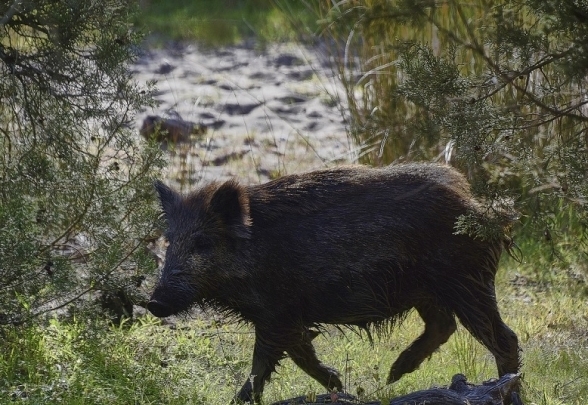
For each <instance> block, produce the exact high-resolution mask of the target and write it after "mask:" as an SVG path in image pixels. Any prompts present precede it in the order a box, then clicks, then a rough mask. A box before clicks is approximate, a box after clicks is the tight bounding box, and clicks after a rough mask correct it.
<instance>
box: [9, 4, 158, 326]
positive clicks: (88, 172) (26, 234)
mask: <svg viewBox="0 0 588 405" xmlns="http://www.w3.org/2000/svg"><path fill="white" fill-rule="evenodd" d="M133 3H134V2H132V1H126V0H108V1H103V2H95V1H90V0H87V1H85V0H80V1H77V0H76V1H65V2H53V1H47V0H36V1H27V2H21V1H14V2H12V4H9V3H7V2H5V3H4V4H3V5H0V35H1V40H0V99H1V100H2V102H1V103H0V117H1V119H0V150H1V151H2V154H1V156H2V158H1V160H0V263H2V265H1V266H0V279H1V280H2V283H0V301H1V302H2V304H3V305H2V309H1V310H0V312H1V314H0V324H14V323H21V322H24V321H26V320H27V319H30V317H34V316H36V315H39V314H42V313H45V312H48V311H51V310H54V309H57V308H62V307H65V306H66V305H67V304H69V303H72V302H76V300H77V299H79V298H81V297H83V296H86V295H87V294H89V293H92V292H95V291H100V290H114V291H119V290H120V291H125V293H128V295H129V297H131V296H132V295H133V290H134V289H135V286H136V285H137V284H138V283H139V282H140V280H142V276H143V274H144V273H145V272H149V271H152V270H153V267H154V264H153V261H152V260H148V257H147V254H146V251H145V249H144V245H145V238H146V236H147V235H149V233H150V232H151V231H152V228H153V222H154V218H155V217H156V215H157V211H156V209H157V206H156V205H155V204H154V203H153V199H154V195H153V192H152V186H151V182H152V180H151V179H152V177H154V176H155V174H156V173H158V171H159V170H160V169H161V167H162V166H163V160H162V157H161V152H160V151H159V150H158V149H157V148H155V147H153V146H147V145H144V144H143V143H142V141H140V139H139V137H138V136H137V135H136V134H134V132H133V131H132V128H133V125H132V124H133V119H134V114H135V113H136V112H137V111H138V109H139V108H141V107H143V106H144V105H146V104H149V103H151V102H152V98H151V91H150V89H141V88H139V87H138V85H137V84H136V83H134V82H133V80H132V79H131V74H130V72H129V70H128V62H129V61H131V60H132V59H133V58H134V57H136V55H137V50H138V48H137V46H136V44H137V42H138V40H139V39H140V36H139V35H138V34H137V33H135V32H134V31H133V30H132V28H131V26H130V23H129V18H130V16H131V11H132V9H133V7H132V4H133Z"/></svg>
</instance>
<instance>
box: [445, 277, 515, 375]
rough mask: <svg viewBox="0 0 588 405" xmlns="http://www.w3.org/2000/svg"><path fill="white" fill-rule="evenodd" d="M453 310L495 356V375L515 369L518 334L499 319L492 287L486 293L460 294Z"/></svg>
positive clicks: (511, 371) (513, 371) (512, 371)
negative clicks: (458, 302)
mask: <svg viewBox="0 0 588 405" xmlns="http://www.w3.org/2000/svg"><path fill="white" fill-rule="evenodd" d="M461 298H462V300H460V304H459V305H456V306H455V308H454V310H455V314H456V315H457V317H458V318H459V320H460V321H461V323H462V324H463V326H465V328H466V329H467V330H468V331H470V333H471V334H472V335H473V336H474V337H475V338H476V339H477V340H478V341H480V342H481V343H482V344H483V345H484V346H486V347H487V348H488V350H490V352H491V353H492V354H493V355H494V358H495V359H496V365H497V367H498V375H499V376H503V375H504V374H507V373H516V372H518V370H519V367H520V358H519V355H520V353H519V352H520V349H519V343H518V339H517V335H516V334H515V333H514V332H513V331H512V330H511V329H510V328H509V327H508V326H507V325H506V324H505V323H504V322H503V321H502V318H501V317H500V313H499V312H498V305H497V304H496V298H495V295H494V289H493V287H492V290H491V291H489V292H488V293H487V294H484V293H479V294H477V295H475V296H474V295H473V294H472V295H469V296H468V294H462V295H461Z"/></svg>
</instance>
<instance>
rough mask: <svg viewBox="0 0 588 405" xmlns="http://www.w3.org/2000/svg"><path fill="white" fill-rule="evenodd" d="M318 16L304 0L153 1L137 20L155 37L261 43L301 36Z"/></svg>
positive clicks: (214, 44) (143, 9) (216, 43)
mask: <svg viewBox="0 0 588 405" xmlns="http://www.w3.org/2000/svg"><path fill="white" fill-rule="evenodd" d="M316 19H317V18H316V17H314V16H313V13H312V12H311V11H309V9H308V8H307V7H306V5H305V4H304V2H303V1H301V0H287V1H285V0H276V1H268V0H222V1H208V0H174V1H167V0H149V1H145V2H144V4H143V5H142V7H141V9H140V13H139V15H138V16H137V20H136V23H137V25H138V26H140V27H142V28H143V29H144V30H145V31H146V32H147V33H150V34H152V35H151V38H152V39H153V38H158V39H159V40H164V41H165V40H166V39H172V40H180V41H197V42H199V43H201V44H205V45H209V46H218V45H229V44H235V43H238V42H241V41H243V40H245V39H248V38H255V39H256V40H257V41H259V42H261V43H264V42H271V41H285V40H293V39H298V38H300V36H301V35H302V34H303V33H304V31H306V32H308V33H310V32H309V30H312V29H313V28H312V27H316ZM293 27H304V28H301V29H300V30H299V29H295V28H293Z"/></svg>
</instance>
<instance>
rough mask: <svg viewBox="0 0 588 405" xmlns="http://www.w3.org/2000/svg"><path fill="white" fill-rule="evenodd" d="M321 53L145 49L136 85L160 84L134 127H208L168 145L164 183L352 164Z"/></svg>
mask: <svg viewBox="0 0 588 405" xmlns="http://www.w3.org/2000/svg"><path fill="white" fill-rule="evenodd" d="M325 54H326V52H321V51H320V49H319V48H315V49H312V48H308V47H303V46H301V45H295V44H280V45H271V46H269V47H268V48H266V49H263V50H260V49H256V48H255V47H251V46H246V45H243V46H233V47H227V48H222V49H214V50H205V49H199V48H198V46H196V45H182V46H174V47H168V48H167V49H157V50H149V51H146V52H145V54H144V55H143V56H142V57H141V58H140V60H138V61H137V63H136V64H135V65H134V66H133V72H134V73H135V75H136V78H137V79H138V80H139V81H140V82H147V81H150V80H153V81H155V82H156V83H157V89H158V91H157V94H156V100H157V101H158V103H159V105H158V106H157V108H156V109H154V110H149V111H144V112H143V113H142V114H141V115H140V116H138V117H137V130H138V129H139V128H140V126H141V123H142V121H143V119H144V118H145V117H146V116H148V115H159V116H162V117H167V118H181V119H183V120H187V121H191V122H194V123H197V124H200V125H204V126H205V127H206V128H207V130H206V132H205V133H204V134H203V135H201V136H198V137H195V138H193V139H192V141H191V142H190V143H188V144H178V145H176V147H175V148H169V149H168V155H169V158H170V159H171V165H170V171H169V173H167V174H166V175H167V178H168V179H169V180H170V182H171V183H175V184H176V185H179V186H181V187H182V188H183V189H191V188H193V187H195V186H197V185H200V184H202V183H203V182H208V181H211V180H223V179H227V178H230V177H235V178H237V179H238V180H240V181H241V182H243V183H260V182H265V181H267V180H269V179H272V178H275V177H278V176H280V175H283V174H287V173H295V172H301V171H308V170H312V169H317V168H321V167H326V166H332V165H336V164H342V163H348V162H353V161H354V159H355V154H354V152H353V145H352V144H351V143H350V142H349V140H348V138H347V135H346V128H345V119H344V117H343V114H342V112H341V111H340V108H342V106H343V107H344V103H342V102H341V100H344V99H345V97H344V94H343V92H342V88H341V86H340V85H339V84H338V83H337V80H336V77H335V74H334V73H333V71H332V69H331V65H332V64H331V63H330V61H329V58H328V57H326V56H325ZM137 132H138V131H137Z"/></svg>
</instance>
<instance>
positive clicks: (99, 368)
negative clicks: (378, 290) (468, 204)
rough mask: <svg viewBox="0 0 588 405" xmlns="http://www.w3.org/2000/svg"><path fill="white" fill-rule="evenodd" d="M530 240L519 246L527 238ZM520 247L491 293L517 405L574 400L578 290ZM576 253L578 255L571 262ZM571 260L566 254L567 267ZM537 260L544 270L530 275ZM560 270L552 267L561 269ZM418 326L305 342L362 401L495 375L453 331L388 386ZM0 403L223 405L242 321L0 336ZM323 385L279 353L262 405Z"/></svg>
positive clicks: (585, 378)
mask: <svg viewBox="0 0 588 405" xmlns="http://www.w3.org/2000/svg"><path fill="white" fill-rule="evenodd" d="M529 243H530V242H529ZM533 247H534V248H533V249H531V245H530V244H526V245H525V248H526V251H525V262H524V263H522V264H519V263H517V262H515V261H514V260H512V259H509V258H505V260H504V261H503V265H502V268H501V270H500V273H499V277H498V280H497V281H498V296H499V301H500V307H501V311H502V314H503V316H504V318H505V321H506V322H507V323H508V324H509V325H510V326H511V327H512V328H513V329H514V330H515V331H516V333H517V335H518V336H519V339H520V342H521V346H522V348H523V362H524V364H523V368H522V372H523V374H524V383H523V387H524V392H523V399H524V401H525V404H537V405H556V404H574V405H576V404H577V405H580V404H585V403H586V400H587V399H588V335H586V331H587V330H588V305H587V301H588V287H587V284H586V283H585V282H579V281H578V280H577V278H575V277H569V276H565V272H564V271H563V270H562V269H561V265H556V266H554V265H553V263H551V264H549V263H548V262H547V260H548V258H546V257H545V256H546V255H545V253H544V249H543V247H542V246H541V245H539V244H535V245H534V246H533ZM575 259H578V260H577V261H576V260H575ZM581 259H582V257H581V256H580V257H575V258H574V257H573V256H572V255H570V256H569V257H567V260H568V262H567V263H568V267H570V266H571V267H574V266H580V265H581V263H585V261H584V262H582V260H581ZM537 266H547V267H548V269H550V271H551V272H552V273H553V274H552V275H551V276H550V277H546V273H547V271H545V270H544V269H543V270H542V271H538V269H537ZM560 273H563V274H560ZM421 328H422V323H421V321H420V320H419V318H418V316H417V315H416V314H411V315H410V316H409V317H408V318H407V319H406V320H405V321H404V322H403V323H402V324H401V325H399V326H397V327H396V328H394V329H393V331H392V334H391V335H390V336H389V337H387V338H383V339H380V338H375V342H374V344H373V346H372V345H371V344H370V343H369V342H368V340H367V339H362V338H360V337H359V336H358V335H357V334H355V333H353V332H347V333H342V332H340V331H338V330H336V329H332V330H331V331H330V333H329V334H327V335H326V336H321V337H318V338H317V339H316V340H315V342H316V347H317V352H318V354H319V357H320V358H321V359H322V360H323V361H324V362H325V363H327V364H330V365H332V366H335V367H336V368H337V369H338V370H339V371H340V372H341V373H342V374H343V375H344V382H345V385H346V389H347V390H348V391H349V392H350V393H352V394H355V393H356V392H357V390H358V388H359V387H361V389H362V390H363V391H364V392H365V397H366V398H367V399H379V400H382V401H383V403H387V402H388V400H389V398H391V397H395V396H399V395H403V394H407V393H409V392H413V391H416V390H421V389H426V388H429V387H431V386H433V385H444V384H448V383H449V381H450V379H451V377H452V375H454V374H456V373H464V374H466V376H467V377H468V379H469V380H470V381H472V382H475V383H480V382H481V381H483V380H486V379H489V378H492V377H495V373H496V371H495V365H494V360H493V358H492V356H491V355H490V354H489V353H488V351H487V350H486V349H485V348H484V347H483V346H481V345H480V344H479V343H478V342H476V341H475V340H474V339H473V338H472V337H471V336H470V335H469V334H468V333H467V332H466V331H465V330H464V329H463V328H462V327H461V326H460V327H459V329H458V332H457V333H456V334H455V335H454V336H452V337H451V339H450V340H449V341H448V342H447V343H446V344H445V345H443V346H442V347H441V349H440V350H439V352H437V353H435V354H434V355H433V356H432V357H431V359H430V360H428V361H425V362H424V363H423V365H422V366H421V367H420V369H419V370H417V371H416V372H414V373H412V374H409V375H407V376H405V377H403V379H402V380H400V381H399V382H398V383H396V384H394V385H392V386H389V385H385V380H386V377H387V374H388V371H389V368H390V365H391V364H392V362H393V361H394V359H395V358H396V356H398V354H399V353H400V352H401V351H402V350H403V349H404V348H405V347H406V346H408V344H409V343H410V342H411V341H412V340H413V339H414V338H416V337H417V336H418V335H419V334H420V332H421ZM1 333H2V335H3V339H2V342H3V343H2V347H1V349H2V351H3V353H4V356H3V357H2V359H0V376H2V377H1V379H0V402H1V403H14V402H15V401H16V402H17V403H18V402H19V401H20V402H26V403H30V404H53V403H64V404H84V405H85V404H104V403H109V404H213V405H214V404H225V403H227V402H228V400H229V399H230V398H231V397H232V396H233V395H234V393H235V392H236V391H237V390H238V388H239V387H240V386H241V384H242V383H243V381H244V380H245V378H246V377H247V374H248V372H249V367H250V361H251V359H250V357H251V351H252V347H253V334H252V333H251V329H250V328H249V327H247V326H239V325H234V324H230V323H228V324H225V323H222V322H219V321H218V320H215V319H214V316H212V314H210V315H209V316H207V317H203V316H194V317H193V319H187V320H181V321H179V322H178V323H177V325H175V326H174V327H170V326H169V325H162V324H161V323H160V322H159V321H158V320H156V319H155V318H153V317H151V316H150V315H146V316H145V317H142V318H140V319H138V320H137V321H136V322H135V323H133V324H132V325H123V326H122V327H113V326H111V325H110V326H109V325H107V324H106V323H105V322H103V321H100V320H92V321H89V320H83V319H79V320H77V321H76V320H73V321H68V322H65V321H63V322H60V321H58V320H57V319H53V320H51V321H50V322H48V324H47V325H45V326H44V327H28V328H22V327H21V328H12V329H4V330H2V331H1ZM312 392H314V393H323V392H324V390H323V388H322V387H321V386H320V385H319V384H318V383H316V382H315V381H314V380H312V379H311V378H310V377H308V376H307V375H305V374H304V373H303V372H302V371H300V370H299V369H298V368H297V367H296V366H294V365H293V363H292V362H291V361H290V360H285V361H284V362H283V364H282V365H281V366H280V367H279V368H278V373H277V374H275V375H274V376H273V378H272V381H271V382H270V383H269V384H268V385H267V387H266V391H265V395H264V400H265V403H270V402H272V401H276V400H278V399H285V398H290V397H294V396H298V395H302V394H308V393H312Z"/></svg>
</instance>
